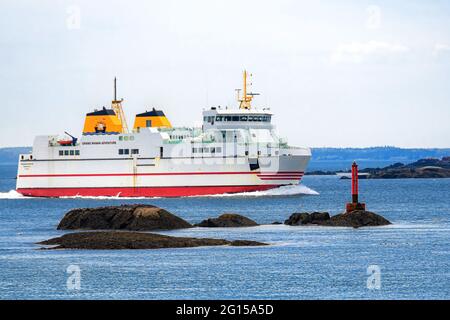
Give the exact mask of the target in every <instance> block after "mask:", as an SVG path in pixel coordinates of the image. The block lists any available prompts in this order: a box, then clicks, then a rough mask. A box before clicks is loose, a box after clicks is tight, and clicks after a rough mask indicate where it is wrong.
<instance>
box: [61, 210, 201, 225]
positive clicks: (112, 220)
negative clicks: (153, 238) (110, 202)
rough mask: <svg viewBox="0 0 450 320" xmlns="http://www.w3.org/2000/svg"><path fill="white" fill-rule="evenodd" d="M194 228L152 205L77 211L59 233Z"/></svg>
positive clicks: (69, 217) (67, 218)
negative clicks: (66, 231) (77, 230)
mask: <svg viewBox="0 0 450 320" xmlns="http://www.w3.org/2000/svg"><path fill="white" fill-rule="evenodd" d="M190 227H192V225H191V224H190V223H189V222H187V221H185V220H183V219H181V218H179V217H177V216H175V215H173V214H171V213H170V212H168V211H166V210H164V209H161V208H158V207H155V206H151V205H139V204H138V205H122V206H110V207H100V208H84V209H73V210H70V211H69V212H67V213H66V214H65V216H64V218H63V219H62V220H61V222H60V223H59V225H58V229H59V230H75V229H84V230H100V229H103V230H108V229H110V230H134V231H144V230H158V229H159V230H172V229H183V228H190Z"/></svg>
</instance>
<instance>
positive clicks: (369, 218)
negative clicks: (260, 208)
mask: <svg viewBox="0 0 450 320" xmlns="http://www.w3.org/2000/svg"><path fill="white" fill-rule="evenodd" d="M284 223H285V224H287V225H290V226H300V225H320V226H331V227H353V228H359V227H374V226H384V225H389V224H391V223H390V222H389V221H388V220H387V219H385V218H384V217H382V216H380V215H378V214H376V213H373V212H370V211H364V210H356V211H352V212H349V213H341V214H337V215H335V216H332V217H330V215H329V214H328V212H313V213H308V212H302V213H294V214H292V215H291V216H290V217H289V219H287V220H286V221H285V222H284Z"/></svg>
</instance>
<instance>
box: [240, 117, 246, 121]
mask: <svg viewBox="0 0 450 320" xmlns="http://www.w3.org/2000/svg"><path fill="white" fill-rule="evenodd" d="M239 121H247V116H240V117H239Z"/></svg>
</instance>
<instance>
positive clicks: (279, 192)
mask: <svg viewBox="0 0 450 320" xmlns="http://www.w3.org/2000/svg"><path fill="white" fill-rule="evenodd" d="M302 194H305V195H318V194H319V193H318V192H317V191H315V190H313V189H311V188H308V187H307V186H305V185H302V184H299V185H289V186H281V187H278V188H275V189H270V190H266V191H251V192H239V193H222V194H213V195H204V196H189V197H190V198H192V197H269V196H295V195H302ZM33 198H35V197H25V196H23V195H21V194H20V193H18V192H17V191H16V190H10V191H8V192H0V199H33ZM160 198H162V197H120V195H117V196H112V197H111V196H95V197H94V196H73V197H59V199H92V200H138V199H160ZM36 199H39V198H36Z"/></svg>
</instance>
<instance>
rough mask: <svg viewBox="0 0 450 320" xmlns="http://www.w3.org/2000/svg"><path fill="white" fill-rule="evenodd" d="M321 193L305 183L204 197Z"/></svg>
mask: <svg viewBox="0 0 450 320" xmlns="http://www.w3.org/2000/svg"><path fill="white" fill-rule="evenodd" d="M302 194H306V195H319V193H318V192H317V191H316V190H313V189H311V188H308V187H307V186H305V185H303V184H296V185H289V186H281V187H278V188H274V189H269V190H265V191H251V192H239V193H225V194H214V195H206V196H204V197H268V196H295V195H302Z"/></svg>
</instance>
